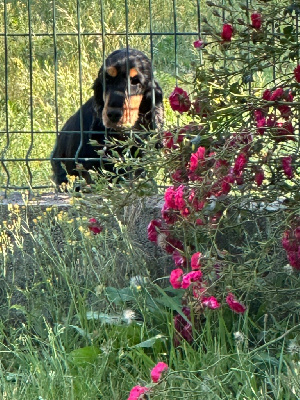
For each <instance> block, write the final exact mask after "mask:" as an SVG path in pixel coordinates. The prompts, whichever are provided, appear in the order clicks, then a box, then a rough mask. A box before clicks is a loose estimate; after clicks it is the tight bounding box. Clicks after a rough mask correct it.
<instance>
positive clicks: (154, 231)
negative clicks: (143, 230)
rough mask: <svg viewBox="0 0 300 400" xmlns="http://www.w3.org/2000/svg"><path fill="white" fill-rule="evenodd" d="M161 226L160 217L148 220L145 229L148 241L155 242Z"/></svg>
mask: <svg viewBox="0 0 300 400" xmlns="http://www.w3.org/2000/svg"><path fill="white" fill-rule="evenodd" d="M161 228H162V222H161V220H160V219H153V220H152V221H150V222H149V225H148V228H147V231H148V239H149V240H150V242H154V243H157V235H158V233H159V232H160V230H161Z"/></svg>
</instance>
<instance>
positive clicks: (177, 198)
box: [174, 185, 186, 210]
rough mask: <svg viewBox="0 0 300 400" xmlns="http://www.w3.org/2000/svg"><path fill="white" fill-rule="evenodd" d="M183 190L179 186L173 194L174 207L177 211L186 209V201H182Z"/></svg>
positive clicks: (181, 186) (182, 186)
mask: <svg viewBox="0 0 300 400" xmlns="http://www.w3.org/2000/svg"><path fill="white" fill-rule="evenodd" d="M184 190H185V186H184V185H180V186H178V188H177V189H176V191H175V194H174V202H175V207H176V208H177V209H178V210H184V209H185V207H186V201H185V199H184Z"/></svg>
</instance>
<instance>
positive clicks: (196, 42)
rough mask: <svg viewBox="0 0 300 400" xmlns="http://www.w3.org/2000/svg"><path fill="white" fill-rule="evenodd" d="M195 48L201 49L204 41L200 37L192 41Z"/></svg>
mask: <svg viewBox="0 0 300 400" xmlns="http://www.w3.org/2000/svg"><path fill="white" fill-rule="evenodd" d="M194 47H195V49H203V47H204V42H203V41H202V40H201V39H198V40H196V41H195V42H194Z"/></svg>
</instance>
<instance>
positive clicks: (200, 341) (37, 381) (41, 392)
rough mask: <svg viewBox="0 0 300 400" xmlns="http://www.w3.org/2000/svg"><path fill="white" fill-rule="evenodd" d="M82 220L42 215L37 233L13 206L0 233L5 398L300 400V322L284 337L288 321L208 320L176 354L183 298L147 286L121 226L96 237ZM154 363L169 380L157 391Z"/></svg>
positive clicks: (72, 213) (212, 316)
mask: <svg viewBox="0 0 300 400" xmlns="http://www.w3.org/2000/svg"><path fill="white" fill-rule="evenodd" d="M77 209H78V203H76V204H75V207H72V208H71V209H70V210H69V211H58V210H57V209H56V208H53V209H51V208H47V209H46V210H44V211H43V210H40V211H37V209H35V215H34V216H35V218H34V219H33V225H32V223H31V222H30V218H29V219H27V216H29V215H30V212H31V211H30V209H29V208H28V209H21V208H19V207H17V206H14V207H10V210H9V213H8V216H7V221H5V222H3V223H2V226H1V253H0V257H1V258H0V260H1V265H2V280H1V289H2V291H1V295H2V296H1V298H2V301H1V304H2V305H1V315H2V319H1V325H0V338H1V341H0V351H1V363H0V384H1V386H0V387H1V396H2V398H3V399H7V400H10V399H14V400H18V399H20V400H21V399H25V400H27V399H28V400H31V399H35V398H36V399H45V400H46V399H47V400H51V399H57V398H59V399H63V398H67V399H71V400H72V399H74V400H75V399H76V400H79V399H91V400H92V399H120V400H123V399H126V398H127V397H128V393H129V391H130V390H131V388H132V387H133V386H135V385H137V384H140V385H143V386H144V385H147V386H148V387H149V388H150V389H151V392H150V393H151V395H150V398H151V399H152V398H153V399H190V398H194V399H201V398H204V397H205V398H207V399H211V400H214V399H261V400H263V399H282V400H285V399H293V400H294V399H297V398H299V395H300V385H299V379H298V374H299V372H300V371H299V344H298V339H297V336H296V337H295V331H296V329H297V326H299V325H297V324H298V323H299V322H297V318H295V324H294V327H293V328H292V329H290V328H289V329H288V328H287V326H288V322H289V319H290V317H289V316H287V317H286V320H285V319H283V320H280V321H278V320H276V319H275V318H274V317H273V318H274V319H273V320H272V321H270V323H269V321H268V318H272V317H270V316H269V317H268V316H266V315H265V316H264V317H259V318H260V320H259V319H258V320H253V319H252V317H249V316H248V315H245V316H242V315H236V314H233V313H232V312H231V311H230V310H226V308H222V309H221V310H219V311H212V310H207V311H206V312H205V313H203V314H202V317H201V324H200V329H198V328H197V329H196V328H195V329H194V331H193V338H194V340H193V343H192V344H191V345H190V344H188V343H187V342H186V341H185V340H183V339H180V342H179V346H178V345H175V342H174V338H175V335H176V332H175V330H174V325H173V317H174V313H176V312H178V311H179V312H180V310H181V297H182V293H180V291H179V292H178V291H177V292H175V291H174V289H172V288H171V287H169V286H168V278H167V277H163V278H160V280H159V281H157V282H159V283H160V284H163V286H165V289H164V290H163V289H161V288H160V287H159V286H158V285H157V284H156V283H151V281H150V280H149V279H148V278H147V267H149V265H151V263H150V264H149V262H148V263H147V258H146V255H145V254H144V251H143V249H141V248H138V247H136V246H132V241H131V236H130V234H129V233H128V231H127V229H126V228H125V227H124V226H123V225H122V223H121V221H120V220H119V219H118V217H115V218H113V217H112V216H111V217H110V219H108V220H107V222H106V224H105V226H104V230H103V231H102V232H101V234H99V235H92V234H91V233H90V232H89V230H88V229H87V216H82V210H81V211H80V213H78V211H77ZM25 233H26V235H24V234H25ZM152 263H153V261H152ZM17 265H22V271H23V274H22V275H21V274H20V272H16V273H15V274H12V271H14V269H15V268H17ZM136 275H138V276H139V277H138V278H135V279H132V277H133V276H136ZM3 279H5V282H6V284H5V285H3V282H4V281H3ZM262 318H263V321H264V322H263V323H261V319H262ZM198 326H199V325H198ZM289 326H290V325H289ZM275 328H276V330H274V329H275ZM159 361H164V362H166V363H167V364H168V365H169V371H168V373H167V375H166V376H165V377H164V379H163V380H162V381H161V382H160V383H159V384H157V385H155V384H150V370H151V369H152V368H153V367H154V365H155V364H156V363H157V362H159Z"/></svg>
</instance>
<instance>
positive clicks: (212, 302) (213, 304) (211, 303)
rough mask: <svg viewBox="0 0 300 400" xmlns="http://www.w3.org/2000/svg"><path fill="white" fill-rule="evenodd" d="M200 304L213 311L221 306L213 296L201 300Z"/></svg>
mask: <svg viewBox="0 0 300 400" xmlns="http://www.w3.org/2000/svg"><path fill="white" fill-rule="evenodd" d="M201 303H202V304H203V306H204V307H207V308H210V309H212V310H215V309H216V308H219V307H220V306H221V304H220V303H219V302H218V300H217V299H216V298H215V297H214V296H210V297H203V298H202V299H201Z"/></svg>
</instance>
